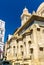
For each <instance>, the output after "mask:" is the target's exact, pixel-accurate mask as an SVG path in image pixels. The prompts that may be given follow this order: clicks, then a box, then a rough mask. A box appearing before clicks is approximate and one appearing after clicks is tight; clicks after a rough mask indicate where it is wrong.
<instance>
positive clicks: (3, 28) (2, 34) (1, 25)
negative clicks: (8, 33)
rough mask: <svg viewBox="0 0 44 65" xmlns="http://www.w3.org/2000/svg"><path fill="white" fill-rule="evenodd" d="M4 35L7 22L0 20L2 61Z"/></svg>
mask: <svg viewBox="0 0 44 65" xmlns="http://www.w3.org/2000/svg"><path fill="white" fill-rule="evenodd" d="M4 35H5V22H4V21H3V20H0V59H2V58H3V48H4Z"/></svg>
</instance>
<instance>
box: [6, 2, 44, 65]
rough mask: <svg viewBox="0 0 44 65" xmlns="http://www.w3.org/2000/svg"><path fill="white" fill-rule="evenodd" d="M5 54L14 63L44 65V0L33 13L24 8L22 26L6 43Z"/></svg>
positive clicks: (13, 64) (16, 64)
mask: <svg viewBox="0 0 44 65" xmlns="http://www.w3.org/2000/svg"><path fill="white" fill-rule="evenodd" d="M5 56H6V60H8V61H11V62H12V65H44V2H43V3H42V4H41V5H40V6H39V7H38V9H37V11H36V12H35V11H33V13H32V14H31V13H29V12H28V9H27V8H25V9H24V10H23V13H22V15H21V27H19V28H18V30H17V31H16V32H15V33H14V34H13V35H12V37H11V38H10V39H9V40H7V42H6V44H5Z"/></svg>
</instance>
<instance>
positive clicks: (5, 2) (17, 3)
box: [0, 0, 44, 41]
mask: <svg viewBox="0 0 44 65" xmlns="http://www.w3.org/2000/svg"><path fill="white" fill-rule="evenodd" d="M43 1H44V0H0V19H2V20H4V21H5V29H6V31H5V41H6V39H7V36H8V34H13V33H14V31H15V30H16V29H17V28H18V27H19V26H20V25H21V19H20V15H21V14H22V11H23V9H24V8H25V6H26V7H27V8H28V10H29V12H31V13H32V11H33V10H35V11H36V10H37V8H38V6H39V5H40V4H41V3H42V2H43Z"/></svg>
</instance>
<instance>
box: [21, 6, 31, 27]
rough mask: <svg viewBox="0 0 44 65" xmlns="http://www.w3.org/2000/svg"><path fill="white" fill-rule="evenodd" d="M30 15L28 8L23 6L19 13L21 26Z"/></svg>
mask: <svg viewBox="0 0 44 65" xmlns="http://www.w3.org/2000/svg"><path fill="white" fill-rule="evenodd" d="M30 16H31V13H29V12H28V9H27V8H26V7H25V8H24V9H23V13H22V15H21V26H22V25H23V24H25V22H26V21H27V20H28V19H29V17H30Z"/></svg>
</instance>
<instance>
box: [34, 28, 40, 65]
mask: <svg viewBox="0 0 44 65" xmlns="http://www.w3.org/2000/svg"><path fill="white" fill-rule="evenodd" d="M33 44H34V47H33V54H34V59H33V60H34V64H35V65H39V58H38V53H39V47H38V42H37V30H36V28H33Z"/></svg>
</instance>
